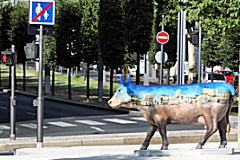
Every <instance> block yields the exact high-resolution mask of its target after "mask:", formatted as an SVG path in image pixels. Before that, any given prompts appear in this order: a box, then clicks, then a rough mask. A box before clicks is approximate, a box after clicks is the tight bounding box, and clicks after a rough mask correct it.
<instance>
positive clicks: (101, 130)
mask: <svg viewBox="0 0 240 160" xmlns="http://www.w3.org/2000/svg"><path fill="white" fill-rule="evenodd" d="M90 128H92V129H95V130H97V131H100V132H105V130H103V129H101V128H98V127H90Z"/></svg>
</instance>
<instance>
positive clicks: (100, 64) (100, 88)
mask: <svg viewBox="0 0 240 160" xmlns="http://www.w3.org/2000/svg"><path fill="white" fill-rule="evenodd" d="M100 4H101V0H99V17H100ZM98 25H99V26H100V21H99V22H98ZM99 35H100V30H99ZM100 47H101V46H100V36H99V41H98V102H102V101H103V100H102V97H103V62H102V54H101V49H100Z"/></svg>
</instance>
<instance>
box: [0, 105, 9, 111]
mask: <svg viewBox="0 0 240 160" xmlns="http://www.w3.org/2000/svg"><path fill="white" fill-rule="evenodd" d="M0 109H1V110H7V109H8V108H7V107H2V106H1V107H0Z"/></svg>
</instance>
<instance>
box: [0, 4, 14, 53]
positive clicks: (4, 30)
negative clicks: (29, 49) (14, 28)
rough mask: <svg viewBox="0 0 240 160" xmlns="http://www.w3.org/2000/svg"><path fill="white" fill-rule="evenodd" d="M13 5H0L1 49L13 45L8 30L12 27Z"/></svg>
mask: <svg viewBox="0 0 240 160" xmlns="http://www.w3.org/2000/svg"><path fill="white" fill-rule="evenodd" d="M11 11H12V7H11V5H2V6H0V50H5V49H7V48H10V47H11V42H10V40H9V36H8V30H10V28H11V24H10V13H11Z"/></svg>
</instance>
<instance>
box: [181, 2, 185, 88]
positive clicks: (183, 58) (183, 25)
mask: <svg viewBox="0 0 240 160" xmlns="http://www.w3.org/2000/svg"><path fill="white" fill-rule="evenodd" d="M184 2H185V1H184ZM182 13H183V14H182V70H181V72H182V82H181V84H184V83H185V75H184V70H185V58H186V34H185V30H186V20H185V17H186V11H183V12H182Z"/></svg>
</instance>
